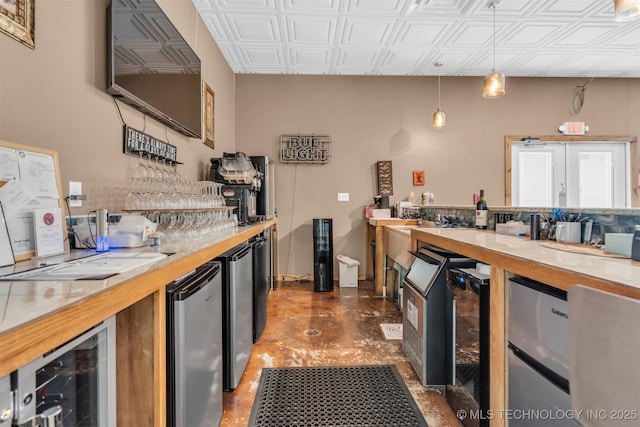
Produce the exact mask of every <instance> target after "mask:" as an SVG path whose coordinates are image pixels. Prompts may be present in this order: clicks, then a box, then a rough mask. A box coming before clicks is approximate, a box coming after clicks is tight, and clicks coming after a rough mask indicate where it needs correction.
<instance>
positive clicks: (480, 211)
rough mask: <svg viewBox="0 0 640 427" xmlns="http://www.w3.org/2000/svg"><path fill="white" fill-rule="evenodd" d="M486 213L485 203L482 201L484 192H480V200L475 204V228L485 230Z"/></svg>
mask: <svg viewBox="0 0 640 427" xmlns="http://www.w3.org/2000/svg"><path fill="white" fill-rule="evenodd" d="M488 213H489V212H488V210H487V202H486V201H485V200H484V190H480V198H479V199H478V203H476V228H480V229H482V230H486V229H487V222H488V216H489V215H488Z"/></svg>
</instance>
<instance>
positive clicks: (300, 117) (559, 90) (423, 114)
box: [236, 75, 640, 275]
mask: <svg viewBox="0 0 640 427" xmlns="http://www.w3.org/2000/svg"><path fill="white" fill-rule="evenodd" d="M585 80H586V79H559V78H553V79H552V78H545V79H535V78H508V79H507V94H506V96H505V97H503V98H499V99H495V100H484V99H483V98H482V95H481V90H482V78H480V77H474V78H470V77H467V78H464V77H443V78H442V81H441V88H442V102H441V104H442V108H443V109H444V110H445V111H446V112H447V117H448V127H447V128H446V129H443V130H436V129H433V128H432V127H431V116H432V114H433V112H434V111H435V109H436V107H437V103H438V101H437V78H433V77H379V76H375V77H374V76H370V77H355V76H353V77H351V76H264V75H238V76H237V77H236V118H237V121H236V123H237V125H236V141H237V143H236V144H237V149H238V150H240V151H245V152H247V153H249V154H267V155H270V156H272V157H274V158H275V159H278V157H279V154H278V153H279V152H278V146H279V136H280V135H281V134H291V133H292V134H297V133H300V134H310V133H315V134H329V135H331V138H332V141H333V143H332V147H331V150H332V159H331V163H329V164H327V165H297V166H296V165H291V164H282V163H279V162H278V161H276V183H277V193H276V207H277V209H278V219H279V227H278V228H279V243H280V260H279V263H280V265H279V269H280V273H281V274H306V273H312V272H313V255H312V232H311V220H312V219H313V218H315V217H329V218H333V221H334V224H333V232H334V253H335V254H336V255H337V254H344V255H348V256H350V257H352V258H355V259H358V260H360V261H361V265H360V268H359V272H360V274H363V273H364V269H363V262H362V261H364V254H365V247H366V244H367V242H365V227H364V224H365V222H364V220H363V207H364V206H365V205H368V204H370V203H372V201H373V199H372V198H373V196H374V195H375V194H376V193H377V189H376V178H375V177H376V174H375V163H376V162H377V161H379V160H391V161H392V162H393V184H394V193H395V196H396V198H397V199H398V200H406V199H407V197H408V195H409V192H410V191H414V192H415V193H416V196H417V195H418V194H419V193H422V192H424V191H427V190H429V191H431V192H433V193H434V194H435V198H436V202H437V203H441V204H455V205H471V201H472V195H473V193H474V192H477V191H478V190H479V189H480V188H483V189H484V190H485V194H486V196H487V200H488V203H489V205H494V206H496V205H504V135H522V134H524V135H534V134H543V135H552V134H557V133H558V131H557V128H558V126H559V125H560V124H561V123H563V122H565V121H584V122H586V123H587V124H588V125H589V126H590V128H591V130H590V134H593V135H637V134H638V133H640V101H639V100H640V81H638V80H636V79H633V80H621V79H595V80H594V81H593V82H591V83H590V84H589V85H588V87H587V91H586V98H585V103H584V107H583V109H582V112H581V113H580V114H579V115H577V116H572V115H570V113H569V106H570V104H571V102H572V99H573V96H574V93H575V90H576V85H578V84H583V83H584V81H585ZM634 164H635V165H636V167H637V164H638V162H637V160H636V156H635V155H634ZM414 170H424V171H425V175H426V185H425V186H424V187H414V186H413V185H412V171H414ZM338 192H348V193H350V201H349V202H337V193H338ZM336 275H337V270H336Z"/></svg>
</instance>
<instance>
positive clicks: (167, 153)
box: [124, 125, 178, 163]
mask: <svg viewBox="0 0 640 427" xmlns="http://www.w3.org/2000/svg"><path fill="white" fill-rule="evenodd" d="M124 152H125V154H131V155H133V156H140V155H142V156H144V157H147V156H149V157H150V158H152V159H155V160H163V159H164V160H169V161H170V162H173V163H178V162H177V161H176V159H177V157H178V149H177V148H176V147H175V145H171V144H169V143H167V142H164V141H160V140H159V139H157V138H154V137H153V136H151V135H149V134H146V133H144V132H142V131H139V130H138V129H134V128H132V127H131V126H127V125H125V126H124Z"/></svg>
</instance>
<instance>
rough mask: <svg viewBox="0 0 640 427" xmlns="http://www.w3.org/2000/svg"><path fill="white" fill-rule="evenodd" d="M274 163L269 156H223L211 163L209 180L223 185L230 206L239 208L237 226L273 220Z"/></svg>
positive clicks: (224, 194) (226, 201) (243, 154)
mask: <svg viewBox="0 0 640 427" xmlns="http://www.w3.org/2000/svg"><path fill="white" fill-rule="evenodd" d="M273 175H274V174H273V161H272V160H270V159H269V158H268V157H267V156H251V157H249V156H247V155H246V154H245V153H242V152H237V153H223V155H222V157H221V158H212V159H211V170H210V175H209V176H210V178H209V179H210V180H211V181H215V182H219V183H221V184H223V186H222V195H223V196H224V198H225V203H226V205H227V206H237V207H238V211H237V214H238V224H240V225H244V224H250V223H254V222H259V221H264V220H265V219H270V218H273V217H274V214H275V208H274V201H275V197H274V189H273V187H274V185H273V183H274V179H273V178H274V177H273Z"/></svg>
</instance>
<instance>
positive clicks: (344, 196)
mask: <svg viewBox="0 0 640 427" xmlns="http://www.w3.org/2000/svg"><path fill="white" fill-rule="evenodd" d="M338 201H339V202H348V201H349V193H338Z"/></svg>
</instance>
